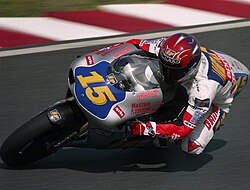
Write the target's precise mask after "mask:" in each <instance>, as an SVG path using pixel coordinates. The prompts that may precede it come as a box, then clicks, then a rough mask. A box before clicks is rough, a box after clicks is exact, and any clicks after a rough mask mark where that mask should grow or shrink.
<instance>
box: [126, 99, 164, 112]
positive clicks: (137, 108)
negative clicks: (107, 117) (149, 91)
mask: <svg viewBox="0 0 250 190" xmlns="http://www.w3.org/2000/svg"><path fill="white" fill-rule="evenodd" d="M159 107H160V105H156V106H151V104H150V102H143V103H132V105H131V114H142V113H151V112H152V111H155V110H156V109H158V108H159Z"/></svg>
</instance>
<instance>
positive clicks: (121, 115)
mask: <svg viewBox="0 0 250 190" xmlns="http://www.w3.org/2000/svg"><path fill="white" fill-rule="evenodd" d="M113 110H114V112H115V113H116V114H117V115H118V116H119V117H120V118H121V119H122V118H123V117H124V116H125V112H124V111H123V110H122V109H121V108H120V107H119V106H118V105H117V106H115V107H114V109H113Z"/></svg>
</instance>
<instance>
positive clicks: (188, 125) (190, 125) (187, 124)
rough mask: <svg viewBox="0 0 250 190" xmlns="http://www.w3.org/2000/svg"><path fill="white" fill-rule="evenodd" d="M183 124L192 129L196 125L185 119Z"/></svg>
mask: <svg viewBox="0 0 250 190" xmlns="http://www.w3.org/2000/svg"><path fill="white" fill-rule="evenodd" d="M183 124H184V125H185V126H187V127H189V128H192V129H193V128H195V127H196V125H194V124H193V123H191V122H189V121H186V120H184V122H183Z"/></svg>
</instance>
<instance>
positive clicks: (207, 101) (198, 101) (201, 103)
mask: <svg viewBox="0 0 250 190" xmlns="http://www.w3.org/2000/svg"><path fill="white" fill-rule="evenodd" d="M194 104H195V107H198V108H201V107H206V108H209V105H210V99H209V98H206V99H204V100H201V99H199V98H195V100H194Z"/></svg>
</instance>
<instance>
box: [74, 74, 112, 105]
mask: <svg viewBox="0 0 250 190" xmlns="http://www.w3.org/2000/svg"><path fill="white" fill-rule="evenodd" d="M90 73H91V74H92V76H86V77H83V76H82V75H79V76H77V79H78V80H79V82H80V83H81V85H82V87H83V88H86V96H87V97H88V99H89V100H90V101H91V102H92V103H93V104H96V105H104V104H105V103H106V102H107V98H108V99H109V100H110V101H116V98H115V97H114V95H113V93H112V92H111V90H110V89H109V87H108V86H96V87H93V88H92V89H91V87H89V86H88V84H90V83H98V82H105V80H104V78H103V77H102V76H101V75H99V74H98V73H97V72H95V71H93V72H90ZM93 93H96V94H97V96H94V95H93Z"/></svg>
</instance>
